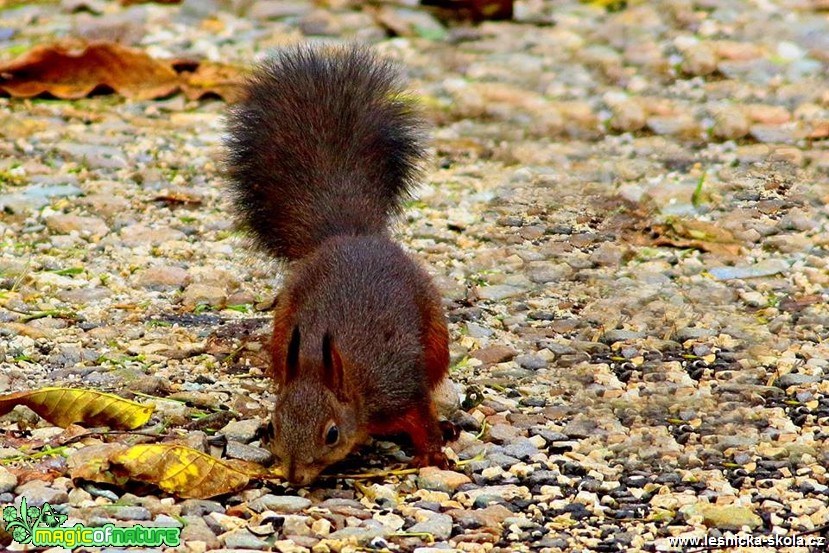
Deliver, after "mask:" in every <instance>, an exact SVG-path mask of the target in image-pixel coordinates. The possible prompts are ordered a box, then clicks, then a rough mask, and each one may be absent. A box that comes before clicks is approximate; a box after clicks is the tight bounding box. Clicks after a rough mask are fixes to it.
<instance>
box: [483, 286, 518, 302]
mask: <svg viewBox="0 0 829 553" xmlns="http://www.w3.org/2000/svg"><path fill="white" fill-rule="evenodd" d="M525 293H526V290H524V289H523V288H519V287H517V286H510V285H509V284H493V285H492V286H481V287H479V288H478V297H479V298H481V299H482V300H490V301H501V300H506V299H509V298H515V297H518V296H522V295H524V294H525Z"/></svg>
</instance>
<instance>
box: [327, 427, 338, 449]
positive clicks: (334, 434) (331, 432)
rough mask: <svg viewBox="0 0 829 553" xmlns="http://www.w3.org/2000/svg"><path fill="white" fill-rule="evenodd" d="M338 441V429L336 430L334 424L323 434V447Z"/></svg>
mask: <svg viewBox="0 0 829 553" xmlns="http://www.w3.org/2000/svg"><path fill="white" fill-rule="evenodd" d="M339 439H340V429H339V428H337V425H336V424H332V425H331V426H329V427H328V431H327V432H326V433H325V445H334V444H336V443H337V441H338V440H339Z"/></svg>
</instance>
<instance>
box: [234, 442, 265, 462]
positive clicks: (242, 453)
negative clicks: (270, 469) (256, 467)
mask: <svg viewBox="0 0 829 553" xmlns="http://www.w3.org/2000/svg"><path fill="white" fill-rule="evenodd" d="M225 454H226V455H227V456H228V457H229V458H231V459H240V460H242V461H250V462H251V463H258V464H260V465H268V464H270V463H271V462H273V453H271V452H270V451H268V450H267V449H264V448H261V447H254V446H251V445H247V444H242V443H239V442H234V441H232V440H231V441H229V442H227V446H226V447H225Z"/></svg>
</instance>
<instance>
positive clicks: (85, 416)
mask: <svg viewBox="0 0 829 553" xmlns="http://www.w3.org/2000/svg"><path fill="white" fill-rule="evenodd" d="M17 405H25V406H26V407H28V408H29V409H31V410H32V411H34V412H35V413H37V414H38V415H40V416H41V417H43V418H44V419H46V420H47V421H49V422H50V423H52V424H54V425H57V426H60V427H63V428H66V427H67V426H69V425H70V424H73V423H78V424H81V425H84V426H108V427H109V428H118V429H123V430H133V429H135V428H138V427H140V426H144V425H145V424H147V421H148V420H149V419H150V415H152V412H153V410H154V409H155V406H154V405H151V404H150V405H145V404H142V403H136V402H134V401H129V400H127V399H124V398H122V397H118V396H115V395H112V394H105V393H103V392H96V391H94V390H78V389H75V388H41V389H39V390H33V391H29V392H18V393H15V394H8V395H5V396H0V415H3V414H5V413H8V412H9V411H11V410H12V409H13V408H14V407H16V406H17Z"/></svg>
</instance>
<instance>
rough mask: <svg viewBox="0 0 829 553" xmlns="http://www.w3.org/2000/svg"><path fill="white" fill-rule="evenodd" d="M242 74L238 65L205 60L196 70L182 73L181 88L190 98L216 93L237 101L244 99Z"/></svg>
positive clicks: (196, 98)
mask: <svg viewBox="0 0 829 553" xmlns="http://www.w3.org/2000/svg"><path fill="white" fill-rule="evenodd" d="M242 75H243V72H242V71H241V70H240V69H239V68H238V67H236V66H233V65H227V64H222V63H214V62H209V61H203V62H200V63H199V64H198V66H197V67H196V68H195V71H186V72H183V73H182V74H181V78H182V84H181V89H182V90H183V91H184V95H185V96H187V98H188V99H189V100H199V99H201V98H203V97H204V96H206V95H209V94H215V95H216V96H219V97H220V98H222V99H223V100H224V101H225V102H230V103H232V102H237V101H239V100H241V99H242Z"/></svg>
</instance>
